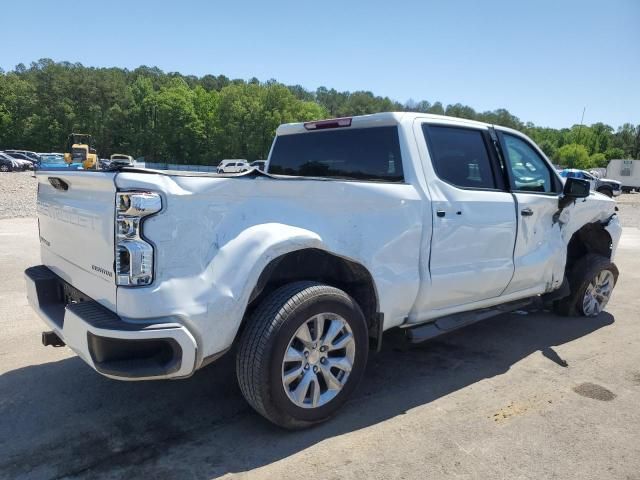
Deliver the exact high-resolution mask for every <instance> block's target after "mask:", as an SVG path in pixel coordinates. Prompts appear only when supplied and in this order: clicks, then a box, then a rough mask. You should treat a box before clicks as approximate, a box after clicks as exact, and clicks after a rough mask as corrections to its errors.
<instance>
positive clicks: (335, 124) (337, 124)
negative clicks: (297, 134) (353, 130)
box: [304, 117, 351, 130]
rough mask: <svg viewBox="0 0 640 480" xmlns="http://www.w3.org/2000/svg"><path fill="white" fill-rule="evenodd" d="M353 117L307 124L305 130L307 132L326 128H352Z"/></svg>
mask: <svg viewBox="0 0 640 480" xmlns="http://www.w3.org/2000/svg"><path fill="white" fill-rule="evenodd" d="M350 126H351V117H343V118H332V119H330V120H320V121H317V122H305V124H304V128H306V129H307V130H322V129H324V128H341V127H350Z"/></svg>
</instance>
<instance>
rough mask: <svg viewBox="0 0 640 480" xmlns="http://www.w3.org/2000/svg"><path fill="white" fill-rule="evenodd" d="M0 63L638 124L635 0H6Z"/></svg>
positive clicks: (556, 123) (545, 118) (544, 118)
mask: <svg viewBox="0 0 640 480" xmlns="http://www.w3.org/2000/svg"><path fill="white" fill-rule="evenodd" d="M0 8H1V11H2V17H3V19H4V21H3V22H2V40H1V41H0V68H3V69H4V70H11V69H13V68H14V67H15V65H17V64H18V63H20V62H22V63H24V64H26V65H28V64H29V63H30V62H31V61H35V60H37V59H39V58H43V57H48V58H52V59H54V60H68V61H72V62H81V63H83V64H85V65H91V66H118V67H127V68H135V67H136V66H138V65H149V66H158V67H160V68H161V69H163V70H165V71H179V72H181V73H184V74H194V75H204V74H207V73H212V74H216V75H217V74H225V75H227V76H228V77H231V78H245V79H247V78H250V77H253V76H255V77H258V78H259V79H260V80H268V79H270V78H275V79H276V80H278V81H281V82H283V83H286V84H300V85H302V86H304V87H306V88H308V89H315V88H316V87H318V86H321V85H324V86H327V87H334V88H336V89H338V90H370V91H372V92H374V93H375V94H377V95H386V96H389V97H391V98H393V99H395V100H399V101H402V102H404V101H406V100H408V99H410V98H412V99H414V100H421V99H426V100H429V101H431V102H434V101H436V100H439V101H441V102H443V104H445V105H446V104H447V103H456V102H461V103H463V104H467V105H470V106H472V107H473V108H475V109H476V110H489V109H495V108H500V107H504V108H507V109H508V110H510V111H511V112H512V113H513V114H515V115H517V116H518V117H520V119H521V120H524V121H532V122H534V123H536V124H538V125H544V126H552V127H565V126H571V125H572V124H574V123H578V122H579V120H580V116H581V114H582V109H583V107H586V114H585V123H587V124H589V123H593V122H596V121H603V122H606V123H609V124H611V125H613V126H616V127H617V126H619V125H621V124H622V123H624V122H633V123H636V124H637V123H640V0H607V1H605V0H601V1H594V0H554V1H551V0H530V1H525V0H485V1H472V0H450V1H445V0H440V1H426V0H424V1H419V0H416V1H402V0H397V1H395V2H393V1H388V0H387V1H377V0H369V1H359V0H357V1H356V0H353V1H346V0H342V1H333V0H320V1H313V2H310V1H301V0H298V1H277V0H276V1H264V0H263V1H241V0H235V1H227V2H216V1H190V0H182V1H180V2H175V1H172V2H169V1H160V0H156V1H146V0H139V1H134V0H129V1H120V0H111V1H100V2H90V1H87V0H85V1H69V0H57V1H55V2H53V1H44V0H42V1H33V0H20V1H10V0H5V1H3V2H2V6H1V7H0Z"/></svg>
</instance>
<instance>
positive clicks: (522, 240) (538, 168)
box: [498, 131, 566, 294]
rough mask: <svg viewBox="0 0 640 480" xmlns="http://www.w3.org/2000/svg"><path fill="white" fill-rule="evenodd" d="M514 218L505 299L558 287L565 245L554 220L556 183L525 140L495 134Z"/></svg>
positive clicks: (559, 189)
mask: <svg viewBox="0 0 640 480" xmlns="http://www.w3.org/2000/svg"><path fill="white" fill-rule="evenodd" d="M498 136H499V138H500V145H501V150H502V152H503V154H504V156H505V162H506V165H507V171H508V176H509V183H510V189H511V192H512V193H513V196H514V198H515V200H516V209H517V212H518V239H517V241H516V248H515V250H514V263H515V273H514V276H513V279H512V281H511V283H510V285H509V287H508V289H507V290H506V291H505V294H509V293H515V292H519V291H528V292H529V293H531V294H536V293H542V292H545V291H548V290H550V289H552V288H557V287H558V286H560V284H561V283H562V279H563V276H564V264H565V261H566V245H565V243H564V241H563V240H562V234H561V231H560V222H559V221H558V219H556V218H555V214H556V212H558V200H559V197H560V194H561V193H562V182H561V181H560V178H559V177H558V175H557V174H556V173H555V170H554V169H553V167H552V166H551V165H550V163H549V162H548V161H547V160H546V159H545V158H544V156H543V154H542V152H541V151H540V150H539V149H538V148H537V147H536V146H535V145H534V144H533V143H531V142H530V141H529V140H528V139H527V138H526V137H524V136H520V135H517V134H515V133H507V132H501V131H498Z"/></svg>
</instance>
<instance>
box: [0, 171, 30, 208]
mask: <svg viewBox="0 0 640 480" xmlns="http://www.w3.org/2000/svg"><path fill="white" fill-rule="evenodd" d="M37 184H38V183H37V181H36V179H35V177H34V176H33V172H9V173H0V219H2V218H16V217H35V215H36V186H37Z"/></svg>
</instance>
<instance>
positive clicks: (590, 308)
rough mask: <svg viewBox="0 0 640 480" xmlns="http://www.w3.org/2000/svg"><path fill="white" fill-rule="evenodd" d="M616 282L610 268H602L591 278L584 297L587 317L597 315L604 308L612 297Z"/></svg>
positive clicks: (583, 309)
mask: <svg viewBox="0 0 640 480" xmlns="http://www.w3.org/2000/svg"><path fill="white" fill-rule="evenodd" d="M614 283H615V279H614V277H613V273H611V272H610V271H609V270H602V271H601V272H600V273H598V274H597V275H596V276H595V277H593V279H591V282H589V285H587V289H586V290H585V292H584V297H583V299H582V311H583V312H584V314H585V315H586V316H587V317H595V316H596V315H598V314H599V313H600V312H602V310H604V307H606V306H607V303H608V302H609V298H611V292H612V291H613V287H614Z"/></svg>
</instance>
